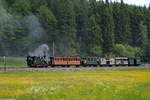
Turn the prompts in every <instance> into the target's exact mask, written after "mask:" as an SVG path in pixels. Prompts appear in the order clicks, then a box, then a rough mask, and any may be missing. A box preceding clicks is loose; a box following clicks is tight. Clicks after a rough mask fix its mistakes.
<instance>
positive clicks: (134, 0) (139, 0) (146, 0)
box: [112, 0, 150, 7]
mask: <svg viewBox="0 0 150 100" xmlns="http://www.w3.org/2000/svg"><path fill="white" fill-rule="evenodd" d="M112 1H117V0H112ZM118 1H120V0H118ZM124 2H125V3H128V4H132V5H137V6H139V5H140V6H144V5H146V6H147V7H148V5H149V4H150V0H124Z"/></svg>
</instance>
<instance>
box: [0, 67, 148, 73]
mask: <svg viewBox="0 0 150 100" xmlns="http://www.w3.org/2000/svg"><path fill="white" fill-rule="evenodd" d="M142 69H150V66H146V67H144V66H138V67H134V66H133V67H78V68H60V67H57V68H51V67H48V68H27V67H25V68H6V69H5V68H0V72H4V71H94V70H142Z"/></svg>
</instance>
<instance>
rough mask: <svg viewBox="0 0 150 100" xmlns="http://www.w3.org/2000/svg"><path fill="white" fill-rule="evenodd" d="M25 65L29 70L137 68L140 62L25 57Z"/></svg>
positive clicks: (123, 58) (122, 59) (84, 58)
mask: <svg viewBox="0 0 150 100" xmlns="http://www.w3.org/2000/svg"><path fill="white" fill-rule="evenodd" d="M26 61H27V65H28V67H30V68H44V67H48V66H50V67H59V66H61V67H71V66H75V67H80V66H82V67H105V66H139V65H140V64H141V60H140V59H137V58H128V57H115V58H103V57H48V59H46V57H45V56H44V57H38V56H27V60H26Z"/></svg>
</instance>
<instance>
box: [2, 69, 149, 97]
mask: <svg viewBox="0 0 150 100" xmlns="http://www.w3.org/2000/svg"><path fill="white" fill-rule="evenodd" d="M8 98H9V99H12V100H150V70H130V71H83V72H52V71H49V72H48V71H45V72H41V71H28V72H0V99H8Z"/></svg>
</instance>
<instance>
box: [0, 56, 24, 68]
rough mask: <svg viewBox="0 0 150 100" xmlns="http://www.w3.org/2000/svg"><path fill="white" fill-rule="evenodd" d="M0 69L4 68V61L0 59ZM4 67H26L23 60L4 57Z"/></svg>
mask: <svg viewBox="0 0 150 100" xmlns="http://www.w3.org/2000/svg"><path fill="white" fill-rule="evenodd" d="M0 67H4V59H3V58H0ZM6 67H27V64H26V60H25V58H15V57H6Z"/></svg>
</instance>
